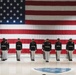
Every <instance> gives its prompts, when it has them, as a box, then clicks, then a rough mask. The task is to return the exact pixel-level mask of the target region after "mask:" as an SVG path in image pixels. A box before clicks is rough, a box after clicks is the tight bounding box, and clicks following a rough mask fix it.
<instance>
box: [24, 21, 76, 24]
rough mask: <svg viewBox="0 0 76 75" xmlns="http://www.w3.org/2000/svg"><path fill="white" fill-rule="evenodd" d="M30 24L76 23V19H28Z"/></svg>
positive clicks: (26, 22) (27, 22)
mask: <svg viewBox="0 0 76 75" xmlns="http://www.w3.org/2000/svg"><path fill="white" fill-rule="evenodd" d="M25 24H28V25H76V20H59V21H57V20H49V21H46V20H43V21H42V20H26V21H25Z"/></svg>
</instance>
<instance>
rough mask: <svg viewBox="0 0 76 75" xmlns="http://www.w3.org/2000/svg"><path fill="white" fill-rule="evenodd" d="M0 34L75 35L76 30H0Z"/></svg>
mask: <svg viewBox="0 0 76 75" xmlns="http://www.w3.org/2000/svg"><path fill="white" fill-rule="evenodd" d="M0 34H42V35H47V34H50V35H51V34H53V35H57V34H59V35H66V34H67V35H75V34H76V30H15V29H14V30H12V29H11V30H10V29H9V30H7V29H5V30H0Z"/></svg>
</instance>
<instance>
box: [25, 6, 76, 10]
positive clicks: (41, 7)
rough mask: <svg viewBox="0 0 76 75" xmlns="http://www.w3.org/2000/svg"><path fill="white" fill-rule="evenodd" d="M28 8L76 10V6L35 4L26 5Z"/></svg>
mask: <svg viewBox="0 0 76 75" xmlns="http://www.w3.org/2000/svg"><path fill="white" fill-rule="evenodd" d="M25 9H26V10H38V11H76V6H33V5H26V7H25Z"/></svg>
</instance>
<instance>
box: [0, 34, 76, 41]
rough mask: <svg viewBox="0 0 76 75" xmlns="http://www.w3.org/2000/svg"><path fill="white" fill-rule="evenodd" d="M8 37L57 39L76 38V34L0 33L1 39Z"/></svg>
mask: <svg viewBox="0 0 76 75" xmlns="http://www.w3.org/2000/svg"><path fill="white" fill-rule="evenodd" d="M2 38H6V39H17V38H21V39H32V38H34V39H47V38H48V39H51V40H56V39H57V38H60V39H61V40H64V39H65V40H68V39H69V38H72V39H73V40H76V35H38V34H37V35H36V34H0V39H2Z"/></svg>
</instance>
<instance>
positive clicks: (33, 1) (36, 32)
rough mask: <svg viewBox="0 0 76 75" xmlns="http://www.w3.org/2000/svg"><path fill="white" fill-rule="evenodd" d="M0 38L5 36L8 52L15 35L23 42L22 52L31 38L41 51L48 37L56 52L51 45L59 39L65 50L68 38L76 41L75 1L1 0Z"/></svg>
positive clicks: (13, 46)
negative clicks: (8, 45) (8, 46)
mask: <svg viewBox="0 0 76 75" xmlns="http://www.w3.org/2000/svg"><path fill="white" fill-rule="evenodd" d="M2 38H6V39H8V42H9V43H10V50H9V52H11V53H13V52H15V43H16V41H17V38H20V39H21V41H22V43H23V51H22V52H23V53H28V52H29V43H30V41H31V39H35V41H36V43H37V53H42V51H41V50H42V43H43V42H44V40H45V39H47V38H48V39H50V42H51V43H52V53H55V47H54V44H55V42H56V39H57V38H60V39H61V42H62V44H63V45H62V48H63V50H62V53H65V49H66V43H67V41H68V39H69V38H72V39H73V41H74V42H75V44H76V0H0V41H1V40H2ZM74 53H76V52H74Z"/></svg>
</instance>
